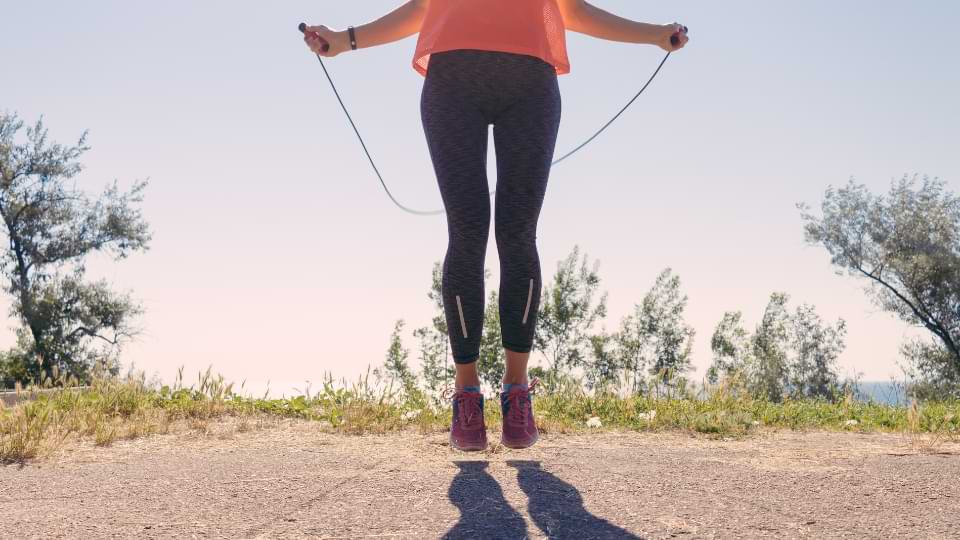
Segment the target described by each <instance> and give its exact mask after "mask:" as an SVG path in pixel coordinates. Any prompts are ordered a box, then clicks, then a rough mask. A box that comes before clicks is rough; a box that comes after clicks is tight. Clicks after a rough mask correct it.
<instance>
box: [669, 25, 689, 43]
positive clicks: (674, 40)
mask: <svg viewBox="0 0 960 540" xmlns="http://www.w3.org/2000/svg"><path fill="white" fill-rule="evenodd" d="M683 33H684V34H686V33H687V27H686V26H684V27H683ZM670 44H671V45H673V46H674V47H676V46H677V45H679V44H680V32H677V33H676V34H674V35H672V36H670Z"/></svg>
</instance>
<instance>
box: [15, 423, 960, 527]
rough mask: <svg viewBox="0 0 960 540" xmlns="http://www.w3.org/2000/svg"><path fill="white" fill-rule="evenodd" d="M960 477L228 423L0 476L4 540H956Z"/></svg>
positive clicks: (845, 451)
mask: <svg viewBox="0 0 960 540" xmlns="http://www.w3.org/2000/svg"><path fill="white" fill-rule="evenodd" d="M492 438H493V439H496V436H495V435H494V437H492ZM958 480H960V445H956V444H949V443H944V444H938V445H937V446H935V447H934V449H933V451H931V450H930V449H923V448H920V447H918V446H917V445H916V443H915V441H913V440H912V439H911V438H909V437H905V436H902V435H858V434H848V433H818V432H815V433H793V432H779V433H773V432H770V433H764V434H760V435H757V436H755V437H753V438H750V439H747V440H740V441H717V440H707V439H702V438H697V437H692V436H689V435H686V434H637V433H623V434H618V433H606V434H593V435H582V436H579V435H578V436H571V435H566V436H560V435H558V436H546V437H544V438H543V439H541V441H540V443H539V444H538V445H537V446H536V447H534V448H532V449H528V450H521V451H516V450H508V449H505V448H502V447H497V446H494V447H493V448H492V449H491V450H489V451H487V452H484V453H474V454H464V453H460V452H457V451H454V450H451V449H450V448H449V446H448V445H447V444H446V439H445V436H444V435H429V436H422V435H418V434H415V433H406V434H397V435H388V436H365V437H347V436H338V435H333V434H329V433H324V432H322V431H321V430H320V428H318V427H317V425H316V424H309V423H303V422H293V421H290V422H283V423H280V424H277V425H273V426H270V427H266V428H263V429H255V430H252V431H248V432H239V431H238V430H237V429H236V426H234V425H231V424H226V423H225V424H217V425H215V426H213V429H212V433H207V434H200V433H195V432H189V433H180V434H175V435H164V436H155V437H150V438H146V439H141V440H135V441H125V442H118V443H115V444H114V445H113V446H111V447H108V448H93V447H90V446H88V445H87V446H77V445H74V446H72V447H70V448H65V449H62V450H61V451H59V452H58V453H56V454H54V455H53V456H51V457H47V458H44V459H41V460H38V461H35V462H31V463H27V464H25V465H8V466H2V467H0V516H3V519H2V521H0V537H4V538H7V537H16V538H250V539H253V538H327V539H333V538H440V537H445V538H524V537H528V538H576V539H581V538H673V537H683V538H885V539H886V538H957V537H958V535H960V482H958Z"/></svg>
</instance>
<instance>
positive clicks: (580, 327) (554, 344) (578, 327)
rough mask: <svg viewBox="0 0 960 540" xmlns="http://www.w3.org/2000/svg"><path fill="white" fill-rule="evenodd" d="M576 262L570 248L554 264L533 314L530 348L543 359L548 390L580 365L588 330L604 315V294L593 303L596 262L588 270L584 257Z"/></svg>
mask: <svg viewBox="0 0 960 540" xmlns="http://www.w3.org/2000/svg"><path fill="white" fill-rule="evenodd" d="M579 259H580V249H579V247H578V246H574V248H573V252H572V253H571V254H570V255H569V256H568V257H567V258H566V259H564V260H563V261H561V262H559V263H558V264H557V272H556V274H554V277H553V281H552V284H550V285H547V286H546V288H545V290H544V294H543V300H542V301H541V303H540V308H539V311H538V314H537V320H538V322H537V331H536V335H535V337H534V346H535V347H536V348H537V349H539V350H540V351H541V352H542V353H543V355H544V356H545V358H546V359H547V362H548V369H547V370H546V371H545V375H547V378H546V379H544V382H545V384H546V386H547V387H549V388H553V387H555V386H556V385H557V384H559V381H560V376H561V375H563V374H566V373H568V372H569V371H570V370H573V369H574V368H578V367H582V366H583V365H584V362H585V361H586V358H587V355H588V354H589V349H588V348H589V347H590V338H589V335H590V331H591V329H592V327H593V325H594V323H595V322H597V321H598V320H599V319H602V318H603V317H605V316H606V312H607V307H606V301H607V294H606V293H604V294H603V295H601V297H600V299H599V300H598V301H597V302H596V304H594V297H595V295H596V293H597V290H598V289H599V287H600V276H599V275H598V273H597V270H598V267H599V263H595V264H594V267H593V269H590V268H588V266H587V256H586V255H584V256H583V260H582V261H579ZM578 262H579V266H578Z"/></svg>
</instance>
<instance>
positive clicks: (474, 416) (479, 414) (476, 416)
mask: <svg viewBox="0 0 960 540" xmlns="http://www.w3.org/2000/svg"><path fill="white" fill-rule="evenodd" d="M480 397H481V396H480V394H475V393H473V392H470V393H462V394H457V395H455V396H454V398H453V399H454V400H456V401H457V406H458V407H457V412H458V415H459V417H460V423H461V424H462V425H463V427H465V428H470V427H476V426H477V425H478V424H479V423H480V422H479V421H480V419H481V418H483V410H482V409H481V408H480Z"/></svg>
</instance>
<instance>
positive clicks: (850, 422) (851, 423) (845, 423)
mask: <svg viewBox="0 0 960 540" xmlns="http://www.w3.org/2000/svg"><path fill="white" fill-rule="evenodd" d="M859 423H860V422H858V421H856V420H847V421H846V422H844V423H843V425H845V426H855V425H857V424H859Z"/></svg>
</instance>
